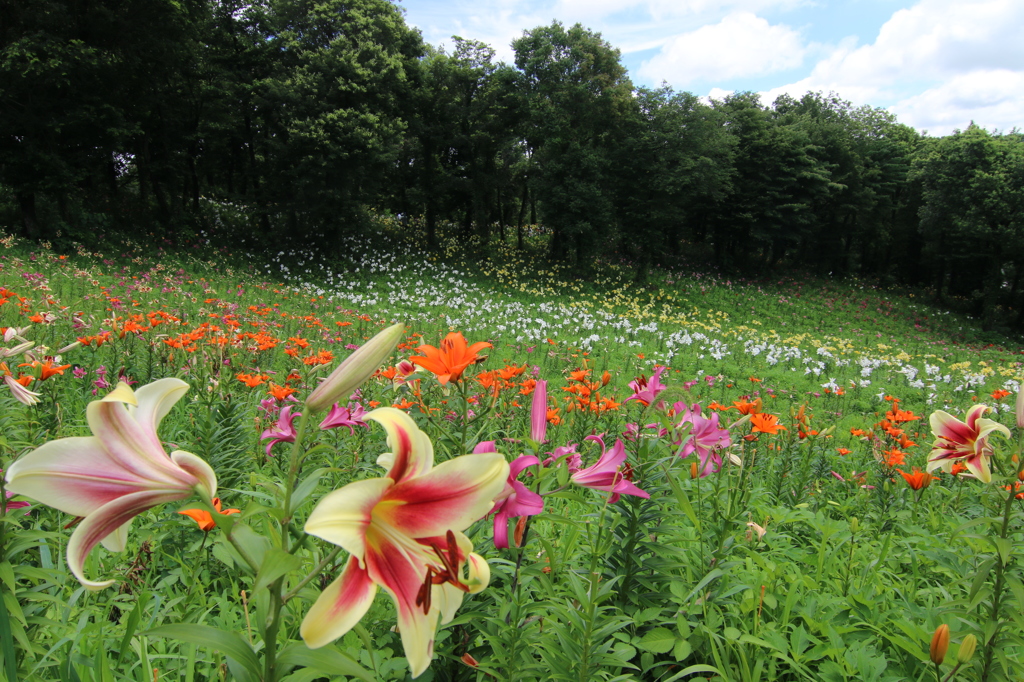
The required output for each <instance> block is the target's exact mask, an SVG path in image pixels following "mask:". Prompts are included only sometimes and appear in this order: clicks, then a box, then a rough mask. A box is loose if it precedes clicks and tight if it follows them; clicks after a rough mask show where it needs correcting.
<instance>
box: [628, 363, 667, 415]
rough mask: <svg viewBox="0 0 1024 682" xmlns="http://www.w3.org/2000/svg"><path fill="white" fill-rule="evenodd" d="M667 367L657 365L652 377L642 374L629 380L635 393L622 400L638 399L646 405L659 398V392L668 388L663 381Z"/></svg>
mask: <svg viewBox="0 0 1024 682" xmlns="http://www.w3.org/2000/svg"><path fill="white" fill-rule="evenodd" d="M665 369H666V367H664V366H659V367H656V368H655V370H654V374H652V375H651V378H650V379H648V378H647V377H645V376H643V375H640V376H639V377H637V378H636V379H634V380H633V381H631V382H629V387H630V388H631V389H633V395H631V396H629V397H628V398H626V399H625V400H623V401H622V402H623V403H628V402H629V401H630V400H636V401H639V402H640V404H641V405H643V406H644V407H647V406H648V405H651V404H653V403H654V401H655V400H657V398H658V394H659V393H661V392H662V391H664V390H665V389H666V388H668V387H667V386H666V385H665V384H663V383H661V375H662V374H664V372H665Z"/></svg>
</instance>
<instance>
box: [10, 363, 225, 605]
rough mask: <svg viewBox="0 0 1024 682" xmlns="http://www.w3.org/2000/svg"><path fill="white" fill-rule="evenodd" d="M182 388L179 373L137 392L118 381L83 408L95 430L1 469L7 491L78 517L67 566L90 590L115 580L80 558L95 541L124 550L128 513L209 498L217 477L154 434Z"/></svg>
mask: <svg viewBox="0 0 1024 682" xmlns="http://www.w3.org/2000/svg"><path fill="white" fill-rule="evenodd" d="M186 391H188V384H186V383H185V382H184V381H181V380H180V379H171V378H168V379H160V380H158V381H154V382H153V383H151V384H149V385H148V386H143V387H142V388H140V389H139V390H138V391H133V390H132V389H131V387H129V386H128V384H126V383H124V382H121V383H119V384H118V385H117V388H115V389H114V390H113V391H111V392H110V393H108V394H107V395H106V396H104V397H103V398H102V399H100V400H94V401H93V402H91V403H89V407H88V408H86V419H87V420H88V423H89V428H90V429H91V430H92V433H93V435H92V436H89V437H76V438H61V439H58V440H53V441H50V442H49V443H44V444H43V445H41V446H40V447H38V448H36V449H35V450H33V451H32V452H30V453H28V454H27V455H25V456H24V457H22V458H20V459H18V460H17V461H16V462H15V463H14V464H12V465H11V466H10V468H9V469H8V470H7V489H8V490H9V491H11V492H13V493H16V494H18V495H24V496H25V497H31V498H33V499H36V500H38V501H40V502H42V503H43V504H46V505H49V506H51V507H54V508H55V509H59V510H61V511H62V512H66V513H68V514H72V515H74V516H80V517H83V518H82V521H81V523H79V524H78V526H77V527H76V528H75V531H74V533H72V534H71V539H70V540H69V541H68V549H67V561H68V568H70V569H71V572H72V573H73V574H74V576H75V577H76V578H78V580H79V581H80V582H81V583H82V585H84V586H85V587H86V588H88V589H90V590H99V589H102V588H104V587H107V586H109V585H112V584H113V583H114V582H115V581H113V580H105V581H99V582H97V581H92V580H88V579H87V578H86V577H85V571H84V567H85V559H86V557H87V556H88V555H89V552H90V551H92V548H93V547H95V546H96V545H97V544H99V543H101V542H102V543H103V546H104V547H106V548H107V549H109V550H111V551H113V552H120V551H123V550H124V548H125V544H126V542H127V540H128V527H129V526H130V525H131V522H132V519H133V518H135V517H136V516H137V515H139V514H141V513H142V512H144V511H146V510H147V509H150V508H151V507H155V506H156V505H158V504H163V503H165V502H175V501H177V500H184V499H186V498H188V497H190V496H191V495H192V494H193V492H195V493H198V494H199V495H200V496H202V497H203V498H204V499H206V500H207V501H209V500H210V499H211V498H213V496H214V495H215V494H216V492H217V477H216V476H215V475H214V473H213V469H211V468H210V465H208V464H207V463H206V462H204V461H203V460H202V459H200V458H199V457H196V456H195V455H193V454H191V453H189V452H183V451H181V450H178V451H175V452H172V453H171V455H170V456H168V455H167V453H166V452H165V451H164V448H163V445H162V444H161V443H160V439H159V438H158V437H157V435H156V430H157V427H158V426H159V425H160V421H161V420H162V419H163V418H164V416H165V415H166V414H167V413H168V412H169V411H170V409H171V408H172V407H173V406H174V404H175V403H176V402H178V400H179V399H180V398H181V397H182V396H183V395H185V392H186Z"/></svg>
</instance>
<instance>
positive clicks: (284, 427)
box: [260, 405, 302, 457]
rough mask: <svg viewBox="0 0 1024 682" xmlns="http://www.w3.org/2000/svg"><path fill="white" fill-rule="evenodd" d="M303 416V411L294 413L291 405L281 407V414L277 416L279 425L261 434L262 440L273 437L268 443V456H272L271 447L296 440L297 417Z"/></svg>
mask: <svg viewBox="0 0 1024 682" xmlns="http://www.w3.org/2000/svg"><path fill="white" fill-rule="evenodd" d="M301 416H302V413H301V412H296V413H295V414H292V406H291V405H289V406H288V407H284V408H281V414H280V415H279V416H278V418H277V425H276V426H275V427H273V428H269V429H267V430H266V431H264V432H263V433H261V434H260V440H266V439H268V438H270V439H271V441H270V442H269V443H267V457H270V456H271V455H270V448H272V447H274V446H275V445H277V444H278V443H294V442H295V418H296V417H301ZM275 429H276V430H275Z"/></svg>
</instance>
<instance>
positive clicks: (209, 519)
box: [178, 497, 242, 533]
mask: <svg viewBox="0 0 1024 682" xmlns="http://www.w3.org/2000/svg"><path fill="white" fill-rule="evenodd" d="M213 508H214V510H216V512H217V513H218V514H224V515H225V516H227V515H228V514H241V513H242V510H241V509H225V510H223V511H221V508H220V498H219V497H215V498H213ZM178 513H179V514H182V515H183V516H187V517H189V518H190V519H192V520H193V521H195V522H196V523H197V524H199V530H201V531H203V532H204V533H209V532H210V531H211V530H213V529H214V528H216V527H217V524H216V523H214V521H213V515H212V514H211V513H210V512H208V511H206V510H205V509H182V510H181V511H180V512H178Z"/></svg>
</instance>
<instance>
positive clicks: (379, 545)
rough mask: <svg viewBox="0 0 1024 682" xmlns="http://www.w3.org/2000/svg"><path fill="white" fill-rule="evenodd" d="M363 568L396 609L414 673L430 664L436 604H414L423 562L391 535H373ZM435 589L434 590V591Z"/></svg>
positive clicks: (435, 625) (406, 652) (424, 567)
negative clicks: (424, 609) (393, 603)
mask: <svg viewBox="0 0 1024 682" xmlns="http://www.w3.org/2000/svg"><path fill="white" fill-rule="evenodd" d="M366 548H367V551H366V568H367V570H368V571H369V574H370V578H371V579H372V580H373V581H374V582H375V583H377V584H378V585H380V586H381V587H383V588H384V589H385V590H386V591H387V592H388V594H390V595H391V598H392V599H393V600H394V602H395V608H396V609H397V610H398V631H399V633H400V634H401V636H402V647H403V648H404V649H405V657H406V659H407V660H408V661H409V669H410V672H411V673H412V676H413V677H418V676H419V675H420V674H421V673H422V672H423V671H424V670H426V669H427V667H428V666H430V661H431V659H432V658H433V657H434V631H435V630H436V628H437V616H438V607H437V605H433V606H432V607H431V608H430V609H429V610H428V611H427V613H424V612H423V607H422V606H418V605H417V604H416V597H417V596H418V594H419V589H420V586H421V585H423V582H424V580H425V579H426V565H425V564H424V563H423V561H422V560H421V558H420V557H418V556H416V554H414V553H413V552H412V551H411V550H410V549H409V548H407V547H404V546H401V545H399V544H397V543H396V542H393V541H392V538H391V537H390V536H387V535H384V534H377V535H375V537H374V539H373V541H370V542H367V545H366ZM436 592H437V591H436V590H435V591H434V594H436Z"/></svg>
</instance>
